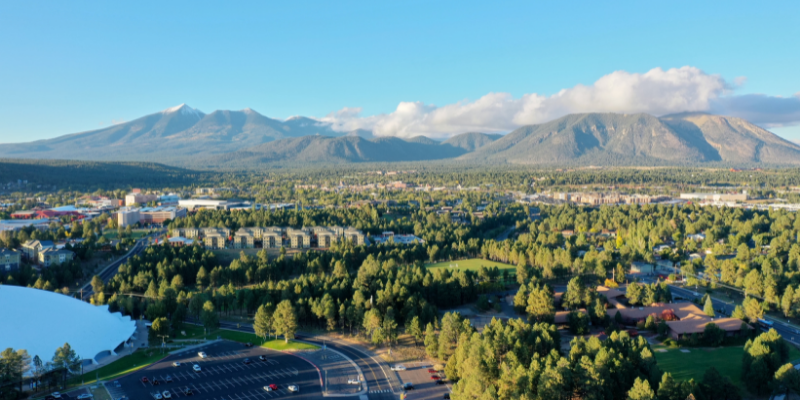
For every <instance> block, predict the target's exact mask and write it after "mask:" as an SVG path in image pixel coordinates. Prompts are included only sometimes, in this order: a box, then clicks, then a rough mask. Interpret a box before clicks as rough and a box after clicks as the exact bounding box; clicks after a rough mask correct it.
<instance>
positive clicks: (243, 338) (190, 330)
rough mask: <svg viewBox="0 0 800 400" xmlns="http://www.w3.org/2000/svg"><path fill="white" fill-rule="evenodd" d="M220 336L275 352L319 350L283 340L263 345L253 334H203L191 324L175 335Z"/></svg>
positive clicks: (209, 337) (187, 337)
mask: <svg viewBox="0 0 800 400" xmlns="http://www.w3.org/2000/svg"><path fill="white" fill-rule="evenodd" d="M181 332H186V336H184V335H183V334H182V333H181ZM218 336H219V337H221V338H223V339H228V340H233V341H234V342H240V343H253V344H256V345H261V347H266V348H268V349H273V350H313V349H316V348H318V347H317V346H314V345H312V344H307V343H302V342H295V341H289V343H284V341H283V339H272V340H268V341H267V342H266V343H264V344H263V345H262V344H261V342H262V339H261V338H260V337H258V336H256V335H254V334H252V333H246V332H237V331H230V330H226V329H217V330H215V331H212V332H210V333H208V334H203V327H202V326H197V325H190V324H184V325H183V326H182V327H181V328H180V329H178V330H177V335H175V336H174V338H175V339H209V340H213V339H216V338H217V337H218Z"/></svg>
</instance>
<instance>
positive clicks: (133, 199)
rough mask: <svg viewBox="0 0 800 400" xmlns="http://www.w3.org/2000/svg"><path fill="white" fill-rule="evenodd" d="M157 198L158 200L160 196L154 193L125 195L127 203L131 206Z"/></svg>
mask: <svg viewBox="0 0 800 400" xmlns="http://www.w3.org/2000/svg"><path fill="white" fill-rule="evenodd" d="M156 200H158V196H157V195H154V194H144V193H129V194H127V195H126V196H125V205H126V206H128V207H130V206H133V205H136V204H140V205H141V204H147V203H149V202H151V201H156Z"/></svg>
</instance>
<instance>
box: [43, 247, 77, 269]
mask: <svg viewBox="0 0 800 400" xmlns="http://www.w3.org/2000/svg"><path fill="white" fill-rule="evenodd" d="M73 258H75V253H73V252H71V251H69V250H65V249H55V248H51V249H47V250H43V251H40V252H39V264H41V265H43V266H45V267H50V266H52V265H60V264H63V263H64V262H66V261H72V259H73Z"/></svg>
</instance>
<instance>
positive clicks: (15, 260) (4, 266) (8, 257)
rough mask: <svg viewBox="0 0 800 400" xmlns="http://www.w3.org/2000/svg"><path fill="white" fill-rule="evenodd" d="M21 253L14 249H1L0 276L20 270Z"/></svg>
mask: <svg viewBox="0 0 800 400" xmlns="http://www.w3.org/2000/svg"><path fill="white" fill-rule="evenodd" d="M20 261H21V255H20V252H19V251H17V250H14V249H5V248H3V249H0V274H3V273H6V274H7V273H10V272H14V271H17V270H19V264H20Z"/></svg>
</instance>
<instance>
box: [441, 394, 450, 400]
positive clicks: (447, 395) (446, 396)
mask: <svg viewBox="0 0 800 400" xmlns="http://www.w3.org/2000/svg"><path fill="white" fill-rule="evenodd" d="M442 398H443V399H447V400H450V393H445V394H444V397H442Z"/></svg>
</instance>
